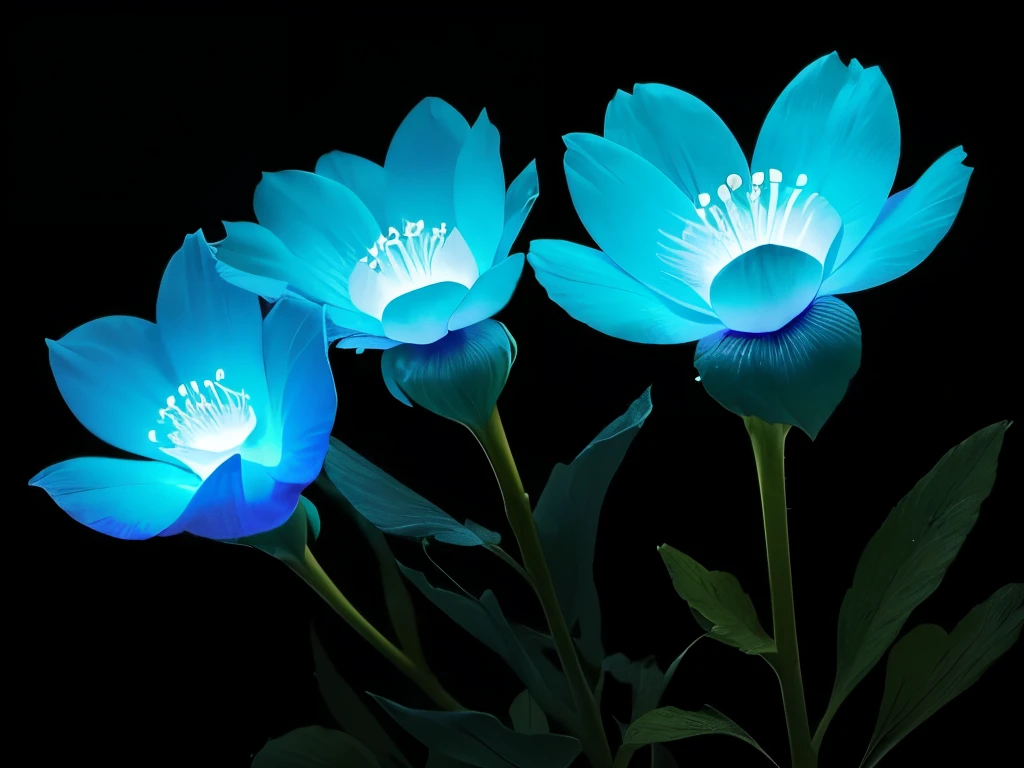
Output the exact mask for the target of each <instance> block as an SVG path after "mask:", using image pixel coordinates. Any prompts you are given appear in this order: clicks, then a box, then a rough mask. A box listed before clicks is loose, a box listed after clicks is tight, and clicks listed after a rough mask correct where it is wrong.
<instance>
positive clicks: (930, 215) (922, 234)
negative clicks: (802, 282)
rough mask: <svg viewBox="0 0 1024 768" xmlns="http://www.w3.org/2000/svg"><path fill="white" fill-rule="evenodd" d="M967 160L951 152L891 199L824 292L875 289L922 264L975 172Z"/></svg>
mask: <svg viewBox="0 0 1024 768" xmlns="http://www.w3.org/2000/svg"><path fill="white" fill-rule="evenodd" d="M966 157H967V155H966V153H964V151H963V148H962V147H957V148H956V149H954V150H952V151H950V152H947V153H946V154H945V155H943V156H942V157H940V158H939V159H938V160H936V161H935V163H934V164H933V165H932V166H931V167H930V168H929V169H928V170H927V171H925V172H924V174H923V175H922V176H921V178H920V179H918V180H917V183H916V184H914V185H913V186H912V187H908V188H907V189H904V190H903V191H902V192H899V193H898V194H895V195H893V196H892V197H890V198H889V200H888V201H887V202H886V205H885V208H883V209H882V213H881V215H880V216H879V217H878V221H877V222H875V226H874V227H872V229H871V231H870V232H868V234H867V236H866V237H865V238H864V239H863V240H862V241H861V243H860V245H859V246H858V247H857V249H856V250H855V251H854V252H853V253H851V254H850V255H849V257H848V258H847V259H846V261H844V262H842V263H841V264H839V266H838V267H836V269H835V271H834V272H833V273H832V274H831V275H830V276H829V277H828V278H827V279H826V280H825V281H824V283H822V286H821V290H820V293H822V294H836V293H853V292H855V291H863V290H866V289H868V288H874V287H875V286H877V285H882V284H883V283H887V282H889V281H890V280H895V279H896V278H897V277H902V276H903V275H905V274H906V273H907V272H909V271H910V270H912V269H913V268H914V267H916V266H917V265H918V264H920V263H921V262H922V261H924V260H925V259H926V258H927V257H928V255H929V254H930V253H931V252H932V251H933V250H934V249H935V246H937V245H938V244H939V241H941V240H942V238H943V237H945V236H946V233H947V232H948V231H949V228H950V227H951V226H953V220H954V219H956V215H957V213H958V212H959V211H960V204H961V203H962V202H963V199H964V195H965V194H966V193H967V182H968V180H969V179H970V178H971V173H972V172H973V170H974V169H973V168H968V167H967V166H965V165H963V161H964V159H965V158H966Z"/></svg>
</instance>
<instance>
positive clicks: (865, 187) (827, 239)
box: [529, 53, 971, 438]
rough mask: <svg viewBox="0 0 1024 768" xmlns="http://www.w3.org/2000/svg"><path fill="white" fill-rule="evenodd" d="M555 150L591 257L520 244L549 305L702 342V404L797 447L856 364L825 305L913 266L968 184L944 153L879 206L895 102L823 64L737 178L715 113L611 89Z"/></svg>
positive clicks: (957, 152)
mask: <svg viewBox="0 0 1024 768" xmlns="http://www.w3.org/2000/svg"><path fill="white" fill-rule="evenodd" d="M565 143H566V146H567V148H568V149H567V151H566V154H565V173H566V177H567V180H568V184H569V191H570V193H571V195H572V199H573V203H574V204H575V206H576V210H577V212H578V213H579V216H580V219H581V220H582V221H583V224H584V225H585V226H586V228H587V230H588V232H589V233H590V235H591V236H592V237H593V238H594V240H595V241H596V242H597V244H598V245H599V246H600V249H601V250H594V249H593V248H587V247H584V246H582V245H576V244H573V243H568V242H563V241H557V240H541V241H535V242H533V243H532V244H531V246H530V256H529V259H530V264H531V265H532V266H533V268H534V271H535V272H536V275H537V279H538V280H539V281H540V283H541V284H542V285H543V286H544V287H545V289H546V290H547V292H548V295H549V296H550V297H551V298H552V299H553V300H554V301H555V302H557V303H558V304H559V305H560V306H562V308H564V309H565V310H566V311H567V312H568V313H569V314H570V315H572V316H573V317H575V318H576V319H578V320H580V321H582V322H584V323H586V324H587V325H590V326H591V327H593V328H595V329H597V330H599V331H601V332H603V333H606V334H609V335H611V336H616V337H618V338H622V339H627V340H629V341H636V342H642V343H647V344H680V343H683V342H688V341H695V340H698V339H700V340H701V342H700V344H699V345H698V347H697V355H696V361H695V365H696V366H697V369H698V371H699V372H700V374H701V379H702V380H703V382H704V385H705V388H706V389H707V390H708V391H709V392H710V393H711V395H712V396H713V397H715V399H717V400H718V401H719V402H720V403H722V404H723V405H724V406H725V407H727V408H729V409H730V410H732V411H734V412H736V413H739V414H741V415H744V416H749V415H752V416H758V417H760V418H762V419H763V420H765V421H768V422H773V423H787V424H793V425H796V426H799V427H801V428H802V429H804V431H806V432H807V433H808V434H810V435H811V437H812V438H813V437H814V436H815V435H816V434H817V432H818V430H819V429H820V428H821V426H822V424H824V422H825V420H826V419H827V418H828V417H829V415H830V414H831V413H832V411H833V410H834V408H835V406H836V405H837V404H838V403H839V401H840V400H841V399H842V396H843V394H844V393H845V391H846V387H847V385H848V383H849V380H850V378H852V376H853V374H854V373H856V371H857V368H858V367H859V365H860V348H861V347H860V325H859V323H858V322H857V318H856V316H855V315H854V313H853V311H852V310H851V309H850V308H849V307H848V306H847V305H846V304H844V303H843V302H842V301H840V300H839V299H837V298H834V296H835V295H836V294H843V293H853V292H855V291H862V290H865V289H867V288H873V287H875V286H878V285H881V284H883V283H886V282H889V281H890V280H894V279H895V278H897V277H900V276H901V275H903V274H905V273H906V272H908V271H910V270H911V269H913V268H914V267H916V266H917V265H918V264H920V263H921V262H922V261H923V260H924V259H925V257H927V256H928V254H929V253H931V251H932V250H933V249H934V248H935V246H936V245H937V244H938V242H939V241H940V240H941V239H942V238H943V236H944V235H945V234H946V232H947V231H948V230H949V228H950V226H951V225H952V223H953V219H954V218H955V217H956V214H957V212H958V211H959V209H960V203H961V201H962V200H963V197H964V193H965V191H966V188H967V181H968V179H969V177H970V175H971V169H970V168H968V167H965V166H964V165H963V164H962V161H963V160H964V158H965V157H966V155H965V154H964V152H963V150H962V149H961V148H957V149H954V150H952V151H950V152H948V153H947V154H945V155H944V156H942V157H941V158H939V159H938V160H937V161H936V162H935V163H934V165H932V166H931V168H929V169H928V170H927V171H925V173H924V175H923V176H921V178H920V179H919V180H918V181H917V183H916V184H914V185H913V186H912V187H909V188H908V189H905V190H903V191H902V192H899V193H897V194H895V195H893V196H891V197H890V196H889V192H890V190H891V188H892V184H893V180H894V179H895V176H896V165H897V162H898V160H899V151H900V127H899V119H898V116H897V113H896V104H895V102H894V101H893V96H892V91H891V90H890V89H889V85H888V83H887V82H886V80H885V78H884V77H883V76H882V73H881V72H880V71H879V69H878V68H877V67H871V68H869V69H864V68H863V67H862V66H861V65H860V64H859V63H858V62H857V61H856V59H854V60H853V61H851V62H850V64H849V66H847V65H845V64H843V63H842V61H841V60H840V59H839V56H838V55H837V54H835V53H833V54H831V55H829V56H825V57H823V58H821V59H819V60H817V61H815V62H814V63H813V64H811V65H810V66H809V67H807V68H806V69H805V70H804V71H803V72H801V73H800V74H799V75H798V76H797V77H796V79H794V80H793V82H791V83H790V84H789V85H788V86H787V87H786V89H785V90H784V91H783V92H782V95H781V96H780V97H779V98H778V100H777V101H776V102H775V105H774V106H773V107H772V109H771V111H770V112H769V113H768V117H767V119H766V120H765V123H764V126H763V127H762V129H761V134H760V136H759V138H758V140H757V145H756V147H755V150H754V157H753V162H752V163H751V164H750V165H749V166H748V164H747V160H746V157H745V156H744V153H743V151H742V150H741V149H740V147H739V145H738V144H737V142H736V139H735V138H733V135H732V133H730V131H729V129H728V128H727V127H726V125H725V123H723V122H722V120H721V119H720V118H719V117H718V115H716V114H715V113H714V112H713V111H712V110H711V109H710V108H709V107H708V106H707V105H706V104H704V103H703V102H701V101H700V100H699V99H697V98H695V97H694V96H691V95H690V94H688V93H684V92H682V91H679V90H676V89H674V88H670V87H668V86H664V85H637V86H635V87H634V89H633V93H632V94H629V93H624V92H621V91H620V92H619V93H618V94H616V96H615V98H614V99H613V100H612V101H611V103H610V104H609V105H608V110H607V113H606V115H605V124H604V137H603V138H602V137H599V136H593V135H589V134H570V135H568V136H566V137H565Z"/></svg>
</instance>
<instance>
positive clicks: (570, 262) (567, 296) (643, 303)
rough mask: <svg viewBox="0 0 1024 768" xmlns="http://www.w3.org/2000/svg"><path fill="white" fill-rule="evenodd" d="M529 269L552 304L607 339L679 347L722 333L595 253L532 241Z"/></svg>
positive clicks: (705, 317) (710, 321)
mask: <svg viewBox="0 0 1024 768" xmlns="http://www.w3.org/2000/svg"><path fill="white" fill-rule="evenodd" d="M530 266H532V267H533V270H534V273H535V274H536V275H537V282H539V283H540V284H541V285H543V286H544V289H545V290H546V291H547V292H548V296H549V297H551V300H552V301H554V302H555V303H556V304H558V306H560V307H561V308H562V309H564V310H565V311H566V312H568V313H569V314H570V315H572V316H573V317H574V318H575V319H577V320H579V321H580V322H582V323H586V324H587V325H589V326H590V327H591V328H593V329H594V330H597V331H600V332H601V333H605V334H607V335H609V336H614V337H616V338H619V339H625V340H626V341H635V342H639V343H642V344H682V343H684V342H687V341H694V340H696V339H700V338H703V337H704V336H707V335H708V334H710V333H714V332H715V331H717V330H720V329H721V328H723V327H724V326H723V325H722V324H721V323H719V322H718V321H717V320H715V318H713V317H710V316H708V315H705V314H701V313H699V312H693V311H691V310H688V309H687V308H686V307H683V306H681V305H679V304H676V303H675V302H672V301H668V300H667V299H665V298H664V297H662V296H660V295H658V294H657V293H655V292H654V291H652V290H651V289H650V288H647V287H646V286H645V285H643V284H642V283H640V282H639V281H638V280H635V279H634V278H633V277H631V276H630V275H628V274H626V273H625V272H623V271H622V270H621V269H619V267H618V266H617V265H616V264H615V262H613V261H612V260H611V259H609V258H608V257H607V256H605V255H604V254H603V253H601V251H598V250H595V249H594V248H587V247H586V246H582V245H576V244H575V243H569V242H566V241H564V240H534V241H533V242H532V243H530Z"/></svg>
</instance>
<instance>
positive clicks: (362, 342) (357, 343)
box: [338, 333, 404, 350]
mask: <svg viewBox="0 0 1024 768" xmlns="http://www.w3.org/2000/svg"><path fill="white" fill-rule="evenodd" d="M403 343H404V342H401V341H395V340H394V339H389V338H387V337H386V336H369V335H367V334H365V333H353V334H351V335H348V336H344V337H342V338H340V339H338V349H356V350H359V349H391V348H392V347H397V346H399V345H401V344H403Z"/></svg>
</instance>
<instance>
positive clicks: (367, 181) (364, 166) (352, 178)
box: [316, 151, 388, 232]
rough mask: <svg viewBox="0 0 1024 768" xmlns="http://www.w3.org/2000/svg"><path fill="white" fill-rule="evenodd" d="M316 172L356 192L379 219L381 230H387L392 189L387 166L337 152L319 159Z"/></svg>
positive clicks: (378, 224) (329, 153) (378, 223)
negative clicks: (390, 190) (386, 169)
mask: <svg viewBox="0 0 1024 768" xmlns="http://www.w3.org/2000/svg"><path fill="white" fill-rule="evenodd" d="M316 174H317V175H318V176H324V177H326V178H328V179H331V180H332V181H336V182H338V183H339V184H341V185H343V186H346V187H348V188H349V189H351V190H352V191H353V192H355V193H356V194H357V195H358V196H359V199H360V200H362V201H363V204H364V205H365V206H366V207H367V209H369V211H370V213H371V214H373V217H374V218H375V219H376V220H377V226H378V227H380V230H381V232H386V231H387V228H388V218H387V193H388V189H387V182H386V181H385V177H384V169H383V168H381V167H380V166H379V165H377V164H376V163H374V162H373V161H371V160H367V159H366V158H365V157H359V155H350V154H349V153H348V152H337V151H335V152H328V153H327V154H326V155H323V156H322V157H321V158H320V159H319V160H317V161H316Z"/></svg>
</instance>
